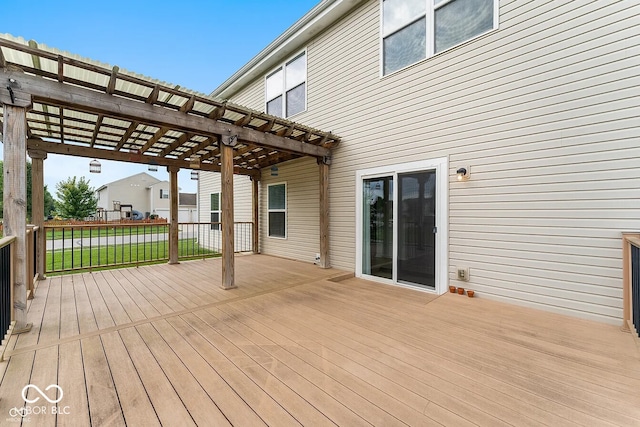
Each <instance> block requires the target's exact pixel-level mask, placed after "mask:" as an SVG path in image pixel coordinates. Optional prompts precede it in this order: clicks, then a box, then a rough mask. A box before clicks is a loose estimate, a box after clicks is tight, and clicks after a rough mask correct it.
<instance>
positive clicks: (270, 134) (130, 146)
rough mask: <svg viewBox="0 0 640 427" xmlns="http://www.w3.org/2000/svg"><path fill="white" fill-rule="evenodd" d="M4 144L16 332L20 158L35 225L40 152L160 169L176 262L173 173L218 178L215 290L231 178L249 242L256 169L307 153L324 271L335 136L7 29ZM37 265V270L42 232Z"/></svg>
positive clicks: (22, 297) (21, 275)
mask: <svg viewBox="0 0 640 427" xmlns="http://www.w3.org/2000/svg"><path fill="white" fill-rule="evenodd" d="M0 79H1V80H2V85H1V86H0V104H1V107H2V110H1V114H0V120H1V121H2V129H3V141H4V162H5V167H4V230H5V235H7V236H15V237H16V260H17V261H16V265H15V274H14V284H13V292H14V301H15V305H14V310H15V320H16V327H15V330H14V331H15V332H18V331H19V330H20V329H24V328H25V327H26V299H27V287H26V284H27V280H29V278H28V277H27V276H28V275H27V266H26V243H25V238H26V237H25V234H26V167H25V164H26V154H27V151H28V152H29V156H30V157H31V159H32V162H33V163H32V174H33V176H32V185H33V192H32V194H33V195H32V197H33V201H32V209H33V212H32V216H33V222H34V224H35V225H37V226H42V225H43V222H44V191H43V189H44V176H43V166H44V165H43V163H44V160H45V159H46V157H47V153H55V154H63V155H71V156H80V157H86V158H95V159H106V160H116V161H123V162H132V163H140V164H150V165H159V166H166V167H167V170H168V172H169V182H170V206H171V209H170V228H169V263H170V264H175V263H177V262H178V224H177V222H178V221H177V218H178V182H177V177H178V170H179V169H181V168H186V169H197V170H202V171H215V172H220V173H221V178H222V201H221V202H222V203H221V208H222V214H221V223H222V263H223V265H222V286H223V288H224V289H230V288H233V287H235V282H234V243H233V238H234V236H233V218H234V215H233V174H242V175H248V176H250V177H251V179H252V181H253V223H254V233H253V235H254V248H257V236H258V228H257V226H258V181H259V180H260V176H261V171H262V170H263V169H264V168H267V169H269V168H270V167H271V166H272V165H275V164H277V163H280V162H284V161H287V160H291V159H295V158H299V157H303V156H311V157H315V158H316V159H317V160H318V165H319V170H320V183H319V185H320V200H319V203H320V265H321V266H322V267H328V266H329V261H328V248H329V244H328V212H329V210H328V165H329V163H330V159H331V150H332V149H333V148H334V147H335V146H336V145H337V144H338V143H339V138H338V137H336V136H335V135H332V134H331V133H330V132H322V131H319V130H316V129H313V128H310V127H308V126H304V125H300V124H297V123H294V122H291V121H288V120H285V119H282V118H279V117H275V116H271V115H268V114H264V113H261V112H258V111H254V110H251V109H248V108H244V107H241V106H238V105H233V104H231V103H228V102H224V101H219V100H215V99H213V98H211V97H209V96H207V95H204V94H199V93H196V92H193V91H190V90H185V89H182V88H180V86H170V85H168V84H166V83H163V82H160V81H157V80H154V79H151V78H148V77H144V76H141V75H138V74H135V73H131V72H126V71H123V70H120V69H119V68H118V67H112V68H110V67H108V66H105V65H104V64H100V63H98V62H95V61H91V60H88V59H83V58H80V57H76V56H74V55H70V54H68V53H64V52H60V51H57V50H55V49H51V48H46V47H44V46H38V45H37V44H36V43H35V42H34V41H29V42H28V43H27V42H25V41H24V40H22V39H16V38H13V37H11V36H8V35H2V36H0ZM40 236H41V239H42V241H41V244H40V245H39V247H40V248H41V254H40V256H39V257H38V258H39V260H38V262H37V271H38V275H39V276H41V277H42V276H43V275H44V259H45V256H44V253H43V251H44V248H45V245H44V233H40Z"/></svg>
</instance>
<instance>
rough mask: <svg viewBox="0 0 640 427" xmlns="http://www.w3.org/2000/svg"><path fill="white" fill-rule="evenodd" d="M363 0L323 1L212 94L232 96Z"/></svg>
mask: <svg viewBox="0 0 640 427" xmlns="http://www.w3.org/2000/svg"><path fill="white" fill-rule="evenodd" d="M360 2H362V0H322V1H321V2H320V3H318V4H317V5H316V6H315V7H314V8H313V9H311V10H310V11H309V12H308V13H307V14H306V15H304V16H303V17H302V18H300V19H299V20H298V21H297V22H296V23H294V24H293V25H292V26H291V27H289V29H287V30H286V31H285V32H284V33H282V34H281V35H280V36H279V37H278V38H276V39H275V40H274V41H273V42H271V43H270V44H269V45H268V46H267V47H266V48H264V49H263V50H262V51H261V52H260V53H258V54H257V55H256V56H255V57H254V58H253V59H251V60H250V61H249V62H247V63H246V64H245V65H244V66H243V67H242V68H240V69H239V70H238V71H236V72H235V73H234V74H233V75H232V76H231V77H229V78H228V79H227V80H226V81H225V82H223V83H222V84H221V85H220V86H218V87H217V88H216V89H215V90H214V91H213V92H211V96H212V97H215V98H218V99H229V98H231V97H232V96H233V95H234V94H235V93H236V92H237V91H239V90H240V89H242V88H243V87H244V86H245V85H247V84H248V83H249V82H251V81H252V80H254V79H255V78H257V77H259V76H261V75H263V74H265V73H266V72H267V71H269V70H270V69H271V68H273V67H275V66H276V65H277V64H278V63H280V62H281V61H283V60H284V59H285V58H286V57H287V56H289V55H291V54H293V53H295V52H296V51H297V50H299V49H301V48H302V46H304V44H305V43H307V42H308V41H309V40H311V39H312V38H313V37H315V36H316V35H318V34H319V33H320V32H322V31H323V30H324V29H325V28H327V27H328V26H329V25H331V24H333V23H334V22H335V21H337V20H338V19H340V18H341V17H342V16H344V14H345V13H347V12H348V11H350V10H351V9H353V8H354V7H355V6H356V5H357V4H359V3H360Z"/></svg>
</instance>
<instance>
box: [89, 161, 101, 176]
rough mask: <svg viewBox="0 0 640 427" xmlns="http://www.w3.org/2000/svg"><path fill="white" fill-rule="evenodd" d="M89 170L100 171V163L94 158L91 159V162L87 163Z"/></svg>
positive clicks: (92, 171)
mask: <svg viewBox="0 0 640 427" xmlns="http://www.w3.org/2000/svg"><path fill="white" fill-rule="evenodd" d="M89 172H91V173H100V172H102V166H101V165H100V162H99V161H98V160H96V159H93V160H91V162H90V163H89Z"/></svg>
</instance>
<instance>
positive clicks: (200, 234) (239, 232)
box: [181, 222, 253, 253]
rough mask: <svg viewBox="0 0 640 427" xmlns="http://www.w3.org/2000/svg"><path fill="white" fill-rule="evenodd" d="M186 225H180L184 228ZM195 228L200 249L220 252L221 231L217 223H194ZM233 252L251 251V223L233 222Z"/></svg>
mask: <svg viewBox="0 0 640 427" xmlns="http://www.w3.org/2000/svg"><path fill="white" fill-rule="evenodd" d="M184 225H186V224H181V226H184ZM193 225H196V226H197V238H198V242H199V244H200V246H201V247H203V248H206V249H207V250H212V251H215V252H216V253H220V252H221V251H222V229H221V227H220V225H221V223H219V222H204V223H203V222H201V223H194V224H193ZM233 233H234V237H233V251H234V252H236V253H238V252H252V251H253V222H235V223H234V224H233Z"/></svg>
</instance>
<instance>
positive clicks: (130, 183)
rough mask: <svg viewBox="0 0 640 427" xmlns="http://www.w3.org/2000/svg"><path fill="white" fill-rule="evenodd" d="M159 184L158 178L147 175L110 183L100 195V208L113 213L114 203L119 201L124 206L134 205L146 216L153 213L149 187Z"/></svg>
mask: <svg viewBox="0 0 640 427" xmlns="http://www.w3.org/2000/svg"><path fill="white" fill-rule="evenodd" d="M157 182H158V180H157V179H156V178H154V177H152V176H150V175H148V174H146V173H139V174H136V175H132V176H129V177H127V178H123V179H120V180H117V181H113V182H110V183H109V184H107V185H106V188H105V189H103V190H101V191H100V192H99V193H98V197H99V198H98V207H101V208H104V209H105V210H107V211H111V210H113V202H114V201H119V202H120V204H123V205H127V204H128V205H132V206H133V209H134V210H136V211H139V212H142V214H143V215H144V214H145V212H151V203H150V199H149V197H150V196H149V188H148V187H149V186H151V185H154V184H156V183H157ZM167 187H168V184H167Z"/></svg>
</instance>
